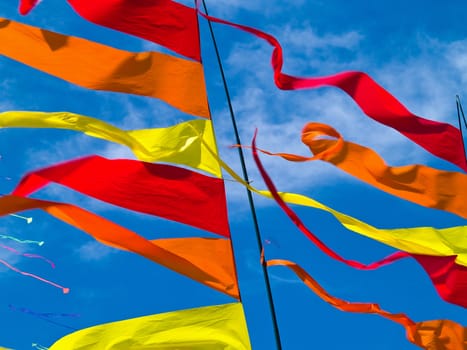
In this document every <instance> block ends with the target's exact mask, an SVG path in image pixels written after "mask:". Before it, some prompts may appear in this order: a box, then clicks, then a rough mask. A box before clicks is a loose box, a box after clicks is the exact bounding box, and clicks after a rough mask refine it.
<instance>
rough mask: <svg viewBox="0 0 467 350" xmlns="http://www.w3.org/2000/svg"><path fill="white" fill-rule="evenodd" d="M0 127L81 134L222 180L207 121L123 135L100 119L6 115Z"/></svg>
mask: <svg viewBox="0 0 467 350" xmlns="http://www.w3.org/2000/svg"><path fill="white" fill-rule="evenodd" d="M0 127H10V128H12V127H14V128H57V129H68V130H74V131H79V132H83V133H85V134H87V135H89V136H93V137H97V138H100V139H103V140H107V141H110V142H115V143H118V144H121V145H124V146H127V147H128V148H130V149H131V150H132V152H133V153H134V154H135V156H136V157H137V158H138V159H140V160H142V161H145V162H167V163H176V164H181V165H187V166H189V167H192V168H195V169H199V170H203V171H206V172H208V173H210V174H213V175H215V176H216V177H218V178H221V177H222V173H221V169H220V166H219V162H218V160H217V159H216V158H215V157H214V156H213V155H212V154H211V152H209V150H208V149H207V146H209V147H210V148H211V149H213V150H216V151H215V154H217V147H216V142H215V139H214V133H213V128H212V123H211V121H210V120H205V119H195V120H190V121H187V122H184V123H180V124H177V125H174V126H171V127H167V128H155V129H142V130H130V131H125V130H122V129H119V128H117V127H115V126H113V125H111V124H109V123H106V122H104V121H102V120H100V119H96V118H91V117H86V116H83V115H79V114H74V113H69V112H52V113H47V112H33V111H8V112H3V113H0Z"/></svg>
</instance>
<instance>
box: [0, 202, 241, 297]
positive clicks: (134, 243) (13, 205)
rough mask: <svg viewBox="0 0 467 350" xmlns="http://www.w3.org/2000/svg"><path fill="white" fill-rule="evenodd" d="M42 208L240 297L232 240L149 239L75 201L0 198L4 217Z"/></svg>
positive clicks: (109, 242)
mask: <svg viewBox="0 0 467 350" xmlns="http://www.w3.org/2000/svg"><path fill="white" fill-rule="evenodd" d="M28 209H41V210H44V211H46V212H47V213H49V214H50V215H52V216H54V217H56V218H57V219H59V220H62V221H64V222H66V223H67V224H69V225H71V226H74V227H76V228H78V229H80V230H82V231H84V232H86V233H87V234H89V235H91V236H92V237H94V238H95V239H96V240H98V241H99V242H101V243H103V244H106V245H109V246H111V247H114V248H118V249H122V250H127V251H130V252H133V253H136V254H139V255H141V256H144V257H145V258H147V259H149V260H152V261H154V262H156V263H158V264H160V265H162V266H165V267H167V268H169V269H171V270H174V271H176V272H178V273H181V274H183V275H185V276H187V277H189V278H192V279H194V280H195V281H198V282H200V283H203V284H205V285H207V286H209V287H211V288H214V289H216V290H218V291H220V292H222V293H225V294H227V295H230V296H231V297H233V298H236V299H239V291H238V285H237V278H236V275H235V268H234V264H233V255H232V249H231V246H230V240H228V239H210V238H172V239H163V240H159V239H158V240H155V241H149V240H147V239H146V238H144V237H142V236H140V235H138V234H136V233H135V232H133V231H130V230H128V229H126V228H124V227H122V226H120V225H117V224H115V223H113V222H111V221H109V220H107V219H104V218H102V217H100V216H98V215H96V214H93V213H91V212H89V211H86V210H84V209H81V208H80V207H77V206H75V205H72V204H66V203H59V202H52V201H43V200H39V199H32V198H24V197H17V196H10V195H9V196H3V197H0V216H3V215H7V214H11V213H16V212H18V211H23V210H28Z"/></svg>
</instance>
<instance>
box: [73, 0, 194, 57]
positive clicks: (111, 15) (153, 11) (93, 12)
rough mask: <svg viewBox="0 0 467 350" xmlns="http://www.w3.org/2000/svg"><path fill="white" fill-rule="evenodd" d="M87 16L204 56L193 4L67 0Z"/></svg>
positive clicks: (190, 54)
mask: <svg viewBox="0 0 467 350" xmlns="http://www.w3.org/2000/svg"><path fill="white" fill-rule="evenodd" d="M68 3H69V4H70V5H71V6H72V7H73V9H74V10H75V11H76V12H77V13H78V14H79V15H80V16H82V17H83V18H85V19H86V20H88V21H90V22H92V23H95V24H98V25H101V26H103V27H107V28H110V29H115V30H118V31H120V32H124V33H127V34H131V35H134V36H137V37H139V38H142V39H146V40H149V41H152V42H154V43H157V44H159V45H162V46H164V47H166V48H168V49H170V50H173V51H175V52H177V53H179V54H181V55H183V56H186V57H190V58H192V59H194V60H196V61H200V60H201V53H200V44H199V30H198V17H197V14H196V10H195V9H194V8H190V7H187V6H185V5H182V4H180V3H177V2H175V1H171V0H138V1H135V0H98V1H96V0H68Z"/></svg>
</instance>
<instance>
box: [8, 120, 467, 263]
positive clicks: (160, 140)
mask: <svg viewBox="0 0 467 350" xmlns="http://www.w3.org/2000/svg"><path fill="white" fill-rule="evenodd" d="M0 126H3V127H56V128H66V129H70V130H77V131H81V132H84V133H86V134H87V135H89V136H94V137H99V138H102V139H105V140H108V141H114V142H119V143H121V144H125V145H127V146H128V147H130V148H131V149H132V150H133V152H134V153H135V154H136V155H138V156H139V158H140V159H142V160H146V161H151V160H153V161H154V160H156V159H159V160H166V161H170V162H174V163H175V162H176V161H178V159H179V158H175V157H174V156H173V155H172V154H173V153H174V152H175V151H176V150H180V152H182V153H183V152H185V151H186V150H188V149H190V152H189V153H187V156H186V157H184V158H183V161H180V164H183V163H185V165H189V164H188V162H190V161H192V160H198V159H202V160H203V159H204V160H206V161H202V162H201V163H200V164H199V165H197V167H198V168H199V169H203V170H207V169H208V168H210V169H214V168H215V167H216V166H217V168H219V164H221V165H222V167H223V169H224V170H225V171H226V172H227V173H229V174H230V175H231V176H232V177H233V178H234V179H235V180H237V181H238V182H240V183H242V184H243V185H245V186H247V187H248V188H249V189H250V190H251V191H253V192H256V193H258V194H260V195H263V196H266V197H269V198H272V196H271V194H270V192H268V191H260V190H257V189H256V188H254V187H252V186H250V185H249V184H247V183H245V182H244V181H243V180H242V179H241V177H240V176H239V175H238V174H236V173H235V172H234V171H233V170H232V169H231V168H230V167H229V166H228V165H227V164H226V163H225V162H224V161H223V160H222V159H221V158H219V155H218V153H217V148H216V146H215V142H214V138H213V135H212V129H211V126H212V125H211V122H210V121H209V120H192V121H189V122H185V123H181V124H178V125H176V126H173V127H170V128H161V129H146V130H135V131H128V132H125V131H123V130H121V129H118V128H116V127H113V126H111V125H110V124H107V123H105V122H103V121H100V120H99V119H94V118H90V117H85V116H80V115H77V114H73V113H68V112H55V113H44V112H22V111H17V112H16V111H12V112H4V113H0ZM172 132H173V133H172ZM143 133H146V134H145V135H146V136H147V137H142V136H143V135H142V134H143ZM177 135H178V136H177ZM337 135H338V134H337V132H336V134H335V135H332V136H333V137H337ZM132 136H133V137H132ZM178 140H180V141H178ZM172 142H180V143H177V145H176V146H174V147H173V148H171V147H170V146H171V143H172ZM195 144H196V146H194V145H195ZM336 145H340V146H336V147H335V148H334V149H335V150H336V151H337V150H339V147H341V146H343V140H342V139H341V138H338V140H337V143H336ZM163 146H165V147H167V148H168V149H169V150H167V155H165V153H164V151H165V150H164V149H162V148H163ZM182 149H183V151H181V150H182ZM153 150H154V151H153ZM198 152H199V153H198ZM292 156H293V155H287V157H292ZM151 157H152V158H151ZM296 157H297V158H296V159H297V160H301V159H312V158H313V159H316V158H315V157H311V158H308V157H301V156H296ZM180 159H182V158H180ZM191 165H192V166H193V167H196V165H195V164H191ZM216 172H217V171H216ZM218 173H219V174H220V170H219V171H218ZM280 195H281V198H282V199H283V200H284V201H285V202H287V203H290V204H296V205H302V206H309V207H313V208H315V209H320V210H324V211H327V212H329V213H330V214H332V215H334V216H335V217H336V219H337V220H338V221H339V222H340V223H341V224H342V225H343V226H345V227H346V228H347V229H349V230H351V231H353V232H356V233H359V234H361V235H364V236H366V237H369V238H372V239H375V240H378V241H379V242H382V243H385V244H387V245H390V246H392V247H394V248H396V249H400V250H404V251H406V252H409V253H413V254H421V255H423V254H424V255H439V256H452V255H457V258H456V262H457V263H458V264H461V265H464V266H467V254H466V253H465V252H466V251H467V243H466V244H464V241H463V240H462V239H461V237H462V236H464V235H465V234H467V226H456V227H449V228H445V229H436V228H433V227H414V228H397V229H379V228H376V227H374V226H371V225H369V224H367V223H364V222H362V221H360V220H357V219H355V218H353V217H350V216H348V215H345V214H342V213H339V212H338V211H335V210H334V209H332V208H329V207H327V206H325V205H323V204H321V203H319V202H317V201H315V200H313V199H311V198H309V197H306V196H303V195H300V194H294V193H280ZM439 237H443V239H442V240H440V239H439Z"/></svg>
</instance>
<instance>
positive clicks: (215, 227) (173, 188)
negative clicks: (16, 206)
mask: <svg viewBox="0 0 467 350" xmlns="http://www.w3.org/2000/svg"><path fill="white" fill-rule="evenodd" d="M49 182H56V183H58V184H61V185H64V186H67V187H70V188H72V189H74V190H75V191H78V192H81V193H83V194H86V195H88V196H91V197H94V198H97V199H100V200H102V201H104V202H107V203H111V204H114V205H118V206H120V207H123V208H127V209H131V210H134V211H137V212H141V213H146V214H151V215H156V216H160V217H163V218H166V219H169V220H173V221H177V222H181V223H184V224H187V225H191V226H194V227H198V228H200V229H203V230H207V231H211V232H214V233H217V234H219V235H222V236H226V237H228V236H230V232H229V224H228V219H227V207H226V199H225V190H224V182H223V181H222V180H221V179H218V178H214V177H209V176H206V175H203V174H199V173H196V172H193V171H191V170H188V169H184V168H179V167H175V166H171V165H165V164H153V163H146V162H141V161H136V160H129V159H114V160H109V159H106V158H103V157H99V156H89V157H85V158H80V159H75V160H71V161H68V162H65V163H61V164H58V165H54V166H51V167H48V168H44V169H41V170H37V171H33V172H31V173H29V174H27V175H26V176H24V177H23V179H22V180H21V181H20V183H19V184H18V186H17V187H16V189H15V190H14V191H13V194H15V195H18V196H27V195H29V194H30V193H32V192H34V191H37V190H38V189H40V188H42V187H44V186H45V185H47V184H48V183H49Z"/></svg>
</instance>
